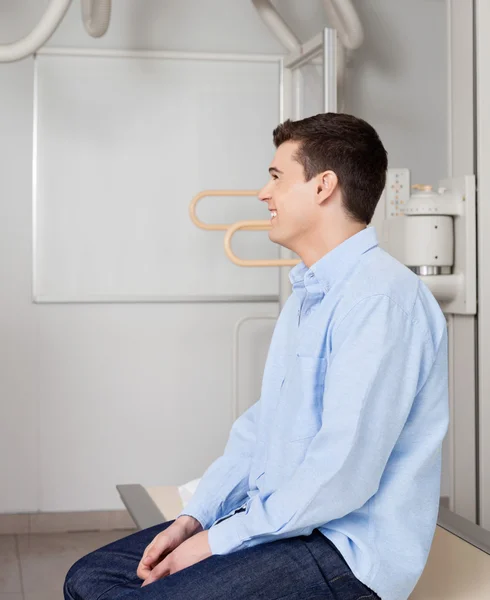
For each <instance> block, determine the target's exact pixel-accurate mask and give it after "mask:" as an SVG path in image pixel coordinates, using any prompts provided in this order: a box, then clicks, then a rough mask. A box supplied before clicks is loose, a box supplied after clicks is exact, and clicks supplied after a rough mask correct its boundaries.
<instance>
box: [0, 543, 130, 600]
mask: <svg viewBox="0 0 490 600" xmlns="http://www.w3.org/2000/svg"><path fill="white" fill-rule="evenodd" d="M125 535H127V532H122V531H100V532H79V533H56V534H39V535H38V534H36V535H22V536H18V541H19V554H20V564H21V572H22V582H23V586H24V593H25V597H26V600H27V599H28V598H29V596H32V594H33V593H36V594H38V595H37V596H36V598H35V600H41V598H40V595H41V594H42V593H45V594H48V593H51V596H50V598H51V600H56V598H55V597H54V595H53V594H55V593H56V594H58V593H59V594H61V593H62V592H61V590H62V588H63V582H64V580H65V576H66V573H67V572H68V570H69V568H70V567H71V566H72V565H73V563H75V562H76V561H77V560H78V559H79V558H81V557H82V556H84V555H85V554H88V553H89V552H92V551H93V550H96V549H97V548H100V547H101V546H105V545H106V544H109V543H111V542H113V541H115V540H117V539H120V538H122V537H124V536H125ZM60 598H61V596H60ZM0 600H1V599H0ZM29 600H31V598H29ZM33 600H34V598H33ZM43 600H44V599H43Z"/></svg>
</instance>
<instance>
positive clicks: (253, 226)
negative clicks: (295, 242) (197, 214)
mask: <svg viewBox="0 0 490 600" xmlns="http://www.w3.org/2000/svg"><path fill="white" fill-rule="evenodd" d="M270 228H271V224H270V221H237V222H236V223H234V224H233V225H231V226H230V227H228V229H227V230H226V234H225V252H226V255H227V256H228V258H229V259H230V260H231V262H233V263H235V264H236V265H238V266H239V267H294V266H295V265H297V264H298V263H299V262H300V261H299V260H297V259H279V258H278V259H270V260H266V259H262V260H245V259H243V258H238V256H236V254H234V253H233V251H232V249H231V238H232V237H233V235H234V234H235V233H236V232H237V231H239V230H240V229H244V230H247V231H267V230H269V229H270Z"/></svg>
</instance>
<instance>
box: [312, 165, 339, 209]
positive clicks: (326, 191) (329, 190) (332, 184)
mask: <svg viewBox="0 0 490 600" xmlns="http://www.w3.org/2000/svg"><path fill="white" fill-rule="evenodd" d="M317 177H318V185H317V190H316V202H317V204H323V203H324V202H325V201H326V200H328V199H329V198H330V197H331V196H332V194H333V193H334V192H335V190H336V189H337V188H338V185H339V180H338V177H337V175H336V174H335V173H334V172H333V171H324V172H323V173H320V174H319V175H318V176H317Z"/></svg>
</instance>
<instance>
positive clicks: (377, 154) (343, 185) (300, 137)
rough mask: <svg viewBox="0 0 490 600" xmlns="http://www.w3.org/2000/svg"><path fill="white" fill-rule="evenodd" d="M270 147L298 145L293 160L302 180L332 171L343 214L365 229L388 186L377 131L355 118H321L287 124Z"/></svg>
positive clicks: (278, 129) (336, 115)
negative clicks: (300, 169)
mask: <svg viewBox="0 0 490 600" xmlns="http://www.w3.org/2000/svg"><path fill="white" fill-rule="evenodd" d="M273 137H274V145H275V146H276V148H279V146H280V145H281V144H284V142H288V141H293V142H300V148H299V150H298V152H297V153H296V156H295V159H296V160H297V161H298V162H299V163H300V164H301V165H303V169H304V173H305V180H306V181H310V179H312V178H313V177H315V176H316V175H318V173H322V172H323V171H328V170H332V171H334V172H335V174H336V175H337V177H338V180H339V186H340V189H341V191H342V197H343V203H344V208H345V210H346V212H347V214H348V215H349V216H350V217H351V218H352V219H354V220H355V221H359V222H361V223H367V224H369V223H370V222H371V219H372V218H373V214H374V211H375V209H376V205H377V204H378V201H379V198H380V196H381V194H382V192H383V189H384V187H385V184H386V169H387V167H388V157H387V153H386V150H385V148H384V146H383V144H382V142H381V140H380V139H379V136H378V134H377V133H376V131H375V129H374V128H373V127H371V125H369V123H366V121H363V120H362V119H358V118H357V117H353V116H352V115H345V114H340V113H324V114H319V115H315V116H314V117H308V118H306V119H302V120H300V121H291V120H287V121H285V122H284V123H281V125H279V126H278V127H276V129H274V132H273Z"/></svg>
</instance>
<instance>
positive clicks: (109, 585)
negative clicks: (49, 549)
mask: <svg viewBox="0 0 490 600" xmlns="http://www.w3.org/2000/svg"><path fill="white" fill-rule="evenodd" d="M170 524H171V522H168V523H162V524H161V525H156V526H155V527H150V528H149V529H144V530H143V531H138V532H137V533H133V534H132V535H129V536H128V537H125V538H123V539H121V540H118V541H116V542H114V543H112V544H109V545H107V546H104V547H103V548H100V549H99V550H96V551H95V552H92V553H90V554H88V555H87V556H85V557H83V558H82V559H80V560H79V561H78V562H76V563H75V564H74V565H73V567H72V568H71V569H70V570H69V572H68V574H67V576H66V581H65V586H64V594H65V600H120V599H123V598H124V600H140V599H142V600H143V599H145V600H279V599H281V600H361V599H362V600H368V599H370V600H371V599H372V600H374V599H376V598H378V596H377V595H376V594H375V593H374V592H373V591H372V590H370V589H369V588H368V587H366V586H365V585H364V584H363V583H361V582H360V581H359V580H358V579H356V577H355V576H354V575H353V573H352V571H351V570H350V569H349V567H348V565H347V563H346V562H345V561H344V559H343V558H342V555H341V554H340V553H339V552H338V550H337V549H336V547H335V546H334V544H332V542H330V541H329V540H328V539H327V538H325V537H324V536H323V535H322V534H321V533H320V532H319V531H318V530H315V531H313V533H312V534H311V535H309V536H300V537H295V538H288V539H285V540H278V541H275V542H272V543H268V544H261V545H259V546H254V547H253V548H247V549H245V550H238V551H236V552H233V553H231V554H226V555H222V556H210V557H209V558H207V559H205V560H203V561H201V562H199V563H196V564H195V565H193V566H191V567H189V568H187V569H183V570H182V571H179V572H178V573H175V574H174V575H170V576H168V577H165V578H163V579H160V580H159V581H155V582H154V583H152V584H150V585H147V586H145V587H143V588H142V587H141V583H142V581H141V580H140V579H139V578H138V576H137V575H136V569H137V566H138V563H139V561H140V560H141V557H142V555H143V551H144V550H145V548H146V546H147V545H148V544H149V543H150V542H151V541H152V540H153V538H154V537H155V536H156V535H157V534H158V533H160V531H162V530H164V529H166V528H167V527H168V526H169V525H170Z"/></svg>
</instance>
